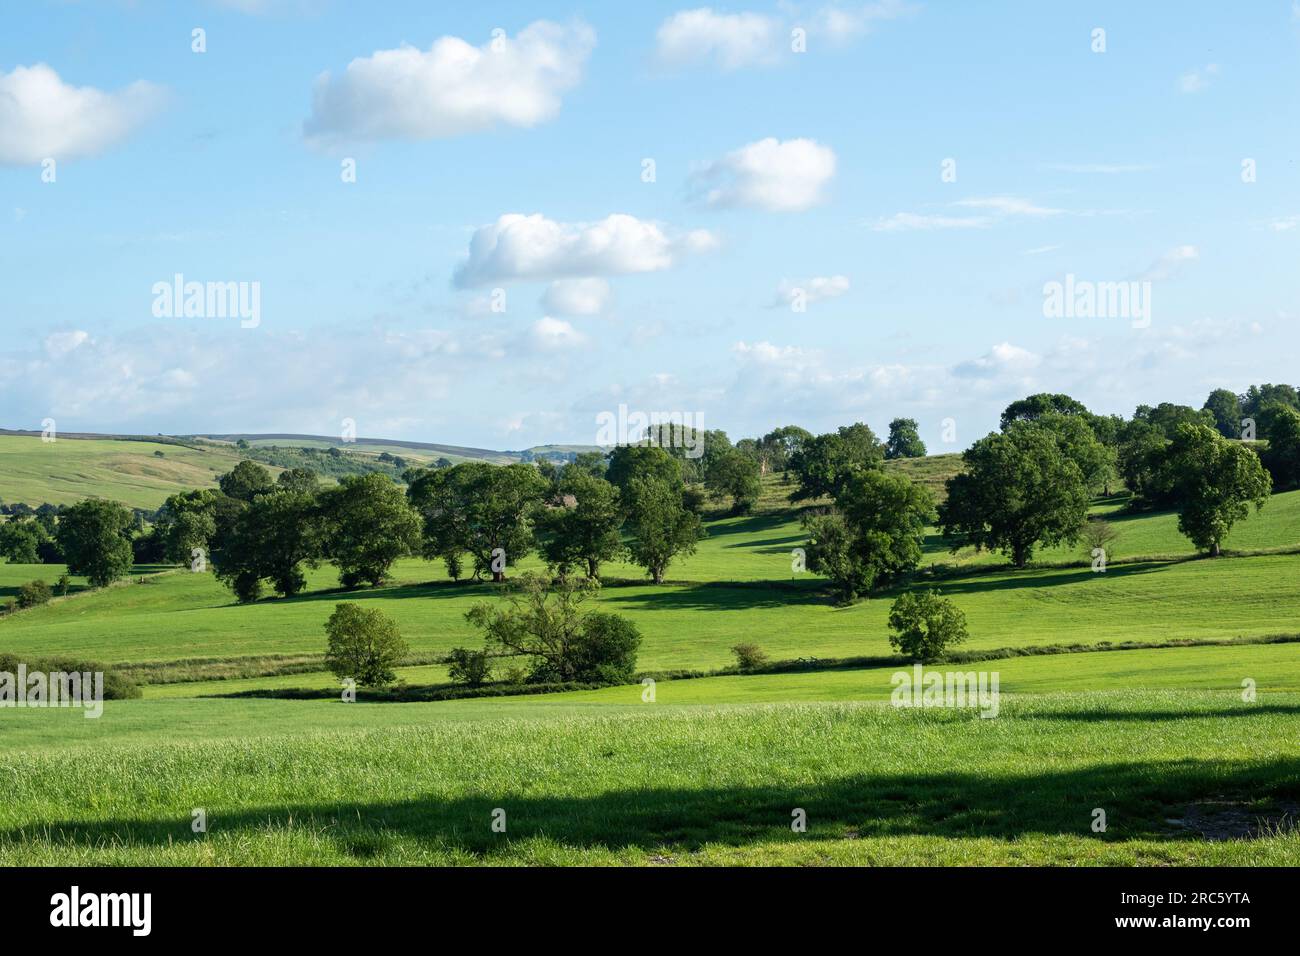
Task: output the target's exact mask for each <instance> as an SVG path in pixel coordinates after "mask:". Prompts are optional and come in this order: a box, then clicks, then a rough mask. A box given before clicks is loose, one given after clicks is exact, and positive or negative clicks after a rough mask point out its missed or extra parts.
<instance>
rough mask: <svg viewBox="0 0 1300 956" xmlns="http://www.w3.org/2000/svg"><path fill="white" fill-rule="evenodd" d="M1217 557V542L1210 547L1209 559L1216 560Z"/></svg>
mask: <svg viewBox="0 0 1300 956" xmlns="http://www.w3.org/2000/svg"><path fill="white" fill-rule="evenodd" d="M1218 556H1219V542H1217V541H1216V542H1214V543H1213V544H1211V545H1210V557H1212V558H1217V557H1218Z"/></svg>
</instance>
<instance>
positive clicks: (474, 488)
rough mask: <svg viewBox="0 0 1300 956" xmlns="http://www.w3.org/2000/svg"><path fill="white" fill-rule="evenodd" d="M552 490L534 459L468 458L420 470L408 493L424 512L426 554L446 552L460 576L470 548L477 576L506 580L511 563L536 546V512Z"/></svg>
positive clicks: (451, 570)
mask: <svg viewBox="0 0 1300 956" xmlns="http://www.w3.org/2000/svg"><path fill="white" fill-rule="evenodd" d="M547 490H548V485H547V483H546V480H545V479H544V478H542V476H541V475H539V474H538V473H537V469H536V468H534V467H533V466H532V465H524V464H516V465H505V466H500V465H489V464H487V463H485V462H466V463H464V464H460V465H455V466H453V467H451V468H444V469H438V470H436V471H424V472H420V473H415V474H414V475H413V480H412V482H411V484H410V487H409V489H408V491H407V495H408V497H409V498H410V500H411V503H412V504H413V505H414V506H415V508H416V510H417V511H419V513H420V514H421V515H422V516H423V518H424V532H423V538H424V545H423V551H424V554H425V556H426V557H430V558H432V557H441V558H443V559H444V560H445V561H446V562H447V570H448V573H450V574H452V576H453V578H455V577H458V576H459V568H460V555H461V554H464V553H466V552H468V553H469V554H470V556H471V557H472V558H473V559H474V574H475V576H478V575H481V574H486V573H491V575H492V580H494V581H497V582H500V581H504V580H505V571H504V567H505V565H506V563H508V562H512V561H518V560H519V559H520V558H522V557H523V556H524V555H525V554H527V553H528V552H529V551H530V550H532V547H533V540H534V539H533V524H532V517H533V514H534V512H535V511H536V509H537V508H538V506H539V505H540V504H541V502H542V499H543V496H544V495H545V494H546V492H547Z"/></svg>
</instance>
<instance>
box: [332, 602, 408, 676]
mask: <svg viewBox="0 0 1300 956" xmlns="http://www.w3.org/2000/svg"><path fill="white" fill-rule="evenodd" d="M325 633H326V634H327V635H328V637H329V642H328V644H327V646H326V649H325V666H326V667H328V668H329V669H330V670H331V671H332V672H333V673H334V674H335V676H337V677H339V678H340V679H348V678H350V679H352V680H354V681H356V682H357V683H358V684H360V685H361V686H363V687H382V686H383V685H385V684H391V683H392V682H393V680H394V679H395V678H396V676H397V675H396V674H395V673H394V672H393V668H395V667H396V666H397V665H398V664H400V663H401V662H402V658H404V657H405V656H406V653H407V651H408V647H407V644H406V641H404V640H402V635H401V633H400V632H399V631H398V629H397V623H396V622H395V621H394V620H393V619H392V618H390V617H389V616H388V615H386V614H384V612H383V611H379V610H375V609H373V608H363V607H362V606H361V605H359V604H353V603H350V602H348V603H343V604H336V605H334V613H333V614H331V615H330V617H329V620H328V621H326V622H325Z"/></svg>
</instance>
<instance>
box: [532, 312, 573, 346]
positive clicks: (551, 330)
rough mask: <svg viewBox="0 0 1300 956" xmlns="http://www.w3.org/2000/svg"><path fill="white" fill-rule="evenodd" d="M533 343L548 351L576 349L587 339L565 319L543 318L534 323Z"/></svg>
mask: <svg viewBox="0 0 1300 956" xmlns="http://www.w3.org/2000/svg"><path fill="white" fill-rule="evenodd" d="M532 335H533V342H534V344H536V345H537V346H538V347H539V348H541V349H543V350H546V351H553V350H556V349H567V348H574V347H575V346H579V345H582V344H583V343H584V342H585V341H586V338H584V337H583V335H582V334H581V333H580V332H578V330H577V329H575V328H574V327H573V326H572V325H570V324H569V323H568V322H565V321H564V320H563V319H553V318H551V317H550V316H549V315H547V316H543V317H542V318H540V319H538V320H537V321H536V322H534V323H533V328H532Z"/></svg>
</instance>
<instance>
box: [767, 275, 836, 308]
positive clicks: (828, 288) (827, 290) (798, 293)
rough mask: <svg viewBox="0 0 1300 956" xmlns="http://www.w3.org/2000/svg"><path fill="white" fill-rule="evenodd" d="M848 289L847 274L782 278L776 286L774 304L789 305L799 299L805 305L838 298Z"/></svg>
mask: <svg viewBox="0 0 1300 956" xmlns="http://www.w3.org/2000/svg"><path fill="white" fill-rule="evenodd" d="M848 291H849V277H848V276H840V275H835V276H814V277H813V278H811V279H804V280H802V281H791V280H789V279H782V280H781V283H780V285H778V286H777V287H776V303H775V304H776V305H791V304H793V303H795V302H797V301H799V300H801V299H802V301H803V302H804V303H805V304H807V305H812V304H813V303H814V302H823V301H825V300H826V299H838V298H839V297H840V296H842V295H844V294H845V293H846V292H848Z"/></svg>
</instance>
